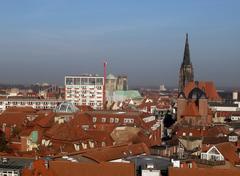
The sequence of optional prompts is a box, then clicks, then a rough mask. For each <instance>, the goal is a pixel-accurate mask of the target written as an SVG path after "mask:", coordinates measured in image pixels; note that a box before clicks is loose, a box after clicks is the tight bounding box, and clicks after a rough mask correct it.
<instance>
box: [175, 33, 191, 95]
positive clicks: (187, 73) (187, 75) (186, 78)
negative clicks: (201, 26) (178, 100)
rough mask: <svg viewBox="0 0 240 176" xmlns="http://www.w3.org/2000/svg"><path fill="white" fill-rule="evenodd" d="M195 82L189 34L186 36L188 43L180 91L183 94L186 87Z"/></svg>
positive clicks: (186, 43) (180, 75)
mask: <svg viewBox="0 0 240 176" xmlns="http://www.w3.org/2000/svg"><path fill="white" fill-rule="evenodd" d="M193 80H194V76H193V66H192V63H191V60H190V51H189V44H188V34H186V42H185V49H184V56H183V62H182V65H181V68H180V72H179V87H178V91H179V92H183V89H184V87H185V85H186V84H187V83H188V82H190V81H193Z"/></svg>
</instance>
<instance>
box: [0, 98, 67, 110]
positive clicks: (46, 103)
mask: <svg viewBox="0 0 240 176" xmlns="http://www.w3.org/2000/svg"><path fill="white" fill-rule="evenodd" d="M62 102H63V100H56V99H33V98H32V99H31V98H29V99H26V98H25V99H24V98H6V99H2V100H0V112H2V111H5V110H6V109H7V108H9V107H32V108H34V109H55V108H56V107H57V106H58V104H60V103H62Z"/></svg>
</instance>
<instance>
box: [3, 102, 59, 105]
mask: <svg viewBox="0 0 240 176" xmlns="http://www.w3.org/2000/svg"><path fill="white" fill-rule="evenodd" d="M2 104H3V102H0V105H2ZM10 104H12V105H34V104H35V105H41V104H43V105H57V104H58V102H32V101H29V102H24V101H21V102H19V101H13V102H10V101H8V102H7V103H6V105H10Z"/></svg>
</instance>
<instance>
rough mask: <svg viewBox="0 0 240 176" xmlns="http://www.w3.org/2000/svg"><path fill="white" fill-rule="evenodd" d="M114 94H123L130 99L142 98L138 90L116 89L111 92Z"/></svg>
mask: <svg viewBox="0 0 240 176" xmlns="http://www.w3.org/2000/svg"><path fill="white" fill-rule="evenodd" d="M113 95H114V96H123V97H127V98H131V99H135V98H142V96H141V95H140V93H139V91H138V90H116V91H114V92H113Z"/></svg>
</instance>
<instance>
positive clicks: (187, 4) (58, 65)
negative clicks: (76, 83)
mask: <svg viewBox="0 0 240 176" xmlns="http://www.w3.org/2000/svg"><path fill="white" fill-rule="evenodd" d="M239 9H240V1H238V0H211V1H209V0H201V1H194V0H183V1H179V0H175V1H173V0H172V1H160V0H151V1H149V0H148V1H147V0H145V1H144V0H142V1H140V0H121V1H117V0H115V1H114V0H111V1H110V0H108V1H107V0H89V1H81V0H78V1H77V0H39V1H37V0H36V1H33V0H21V1H19V0H9V1H0V61H1V64H0V83H11V84H14V83H35V82H51V83H57V84H63V80H64V75H66V74H81V73H98V74H102V73H103V68H102V65H103V61H104V60H105V59H106V58H107V61H108V72H112V73H114V74H121V73H124V74H128V76H129V84H130V85H132V86H158V85H160V84H166V85H169V86H176V85H177V82H178V71H179V67H180V64H181V61H182V57H183V48H184V42H185V33H186V32H188V33H189V42H190V52H191V53H190V54H191V59H192V63H193V66H194V72H195V78H196V79H197V80H213V81H214V82H215V83H216V85H217V86H235V87H237V86H240V81H239V78H238V77H239V76H238V75H239V74H240V71H239V65H240V34H239V31H240V19H239V17H240V11H239Z"/></svg>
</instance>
